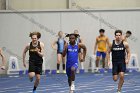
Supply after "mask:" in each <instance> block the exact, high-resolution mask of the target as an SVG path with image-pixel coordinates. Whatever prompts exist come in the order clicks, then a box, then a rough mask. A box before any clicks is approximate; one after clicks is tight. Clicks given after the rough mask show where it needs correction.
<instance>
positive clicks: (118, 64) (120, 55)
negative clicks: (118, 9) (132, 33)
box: [108, 30, 130, 93]
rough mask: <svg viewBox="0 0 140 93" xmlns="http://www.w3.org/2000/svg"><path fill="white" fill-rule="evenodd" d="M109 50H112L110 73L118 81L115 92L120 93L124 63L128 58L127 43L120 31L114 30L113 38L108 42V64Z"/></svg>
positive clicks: (124, 68)
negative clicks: (111, 41) (110, 42)
mask: <svg viewBox="0 0 140 93" xmlns="http://www.w3.org/2000/svg"><path fill="white" fill-rule="evenodd" d="M110 52H112V74H113V80H114V81H117V80H118V75H119V83H118V90H117V93H121V88H122V85H123V83H124V72H125V70H126V64H128V62H129V59H130V49H129V46H128V43H127V42H125V41H123V40H122V31H121V30H116V31H115V40H113V43H112V44H110V46H109V49H108V64H110Z"/></svg>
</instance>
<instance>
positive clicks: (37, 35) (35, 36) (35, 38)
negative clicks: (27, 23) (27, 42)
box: [29, 32, 41, 43]
mask: <svg viewBox="0 0 140 93" xmlns="http://www.w3.org/2000/svg"><path fill="white" fill-rule="evenodd" d="M29 37H31V39H32V42H33V43H37V41H38V39H39V38H41V33H40V32H31V33H30V35H29Z"/></svg>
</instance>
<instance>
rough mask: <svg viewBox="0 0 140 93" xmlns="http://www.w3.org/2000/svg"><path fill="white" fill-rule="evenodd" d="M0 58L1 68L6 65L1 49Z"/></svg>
mask: <svg viewBox="0 0 140 93" xmlns="http://www.w3.org/2000/svg"><path fill="white" fill-rule="evenodd" d="M0 56H1V58H2V66H5V65H6V58H5V56H4V54H3V53H2V49H1V48H0Z"/></svg>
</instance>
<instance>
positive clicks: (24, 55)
mask: <svg viewBox="0 0 140 93" xmlns="http://www.w3.org/2000/svg"><path fill="white" fill-rule="evenodd" d="M29 47H30V44H28V45H26V46H25V48H24V50H23V54H22V56H23V66H24V67H26V63H25V57H26V52H27V51H28V50H29Z"/></svg>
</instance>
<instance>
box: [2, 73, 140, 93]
mask: <svg viewBox="0 0 140 93" xmlns="http://www.w3.org/2000/svg"><path fill="white" fill-rule="evenodd" d="M75 84H76V91H75V93H116V90H117V82H114V81H113V80H112V75H111V73H107V74H91V73H84V74H77V75H76V81H75ZM32 88H33V82H29V80H28V77H27V76H20V77H9V76H1V77H0V93H32ZM37 93H69V87H68V84H67V77H66V75H65V74H54V75H47V76H46V75H42V76H41V82H40V85H39V87H38V88H37ZM122 93H140V73H128V75H126V76H125V83H124V86H123V88H122Z"/></svg>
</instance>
